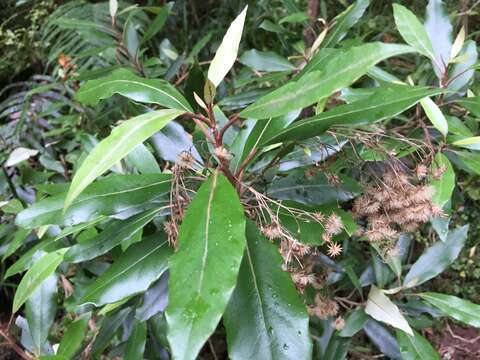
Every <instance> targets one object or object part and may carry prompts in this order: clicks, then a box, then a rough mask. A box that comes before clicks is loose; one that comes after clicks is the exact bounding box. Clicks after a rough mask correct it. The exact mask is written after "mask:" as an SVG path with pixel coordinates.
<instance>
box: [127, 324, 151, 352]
mask: <svg viewBox="0 0 480 360" xmlns="http://www.w3.org/2000/svg"><path fill="white" fill-rule="evenodd" d="M146 341H147V323H146V322H145V321H142V322H140V321H136V322H135V325H134V326H133V329H132V332H131V333H130V336H129V337H128V341H127V346H126V348H125V353H124V356H123V359H124V360H139V359H143V353H144V351H145V343H146Z"/></svg>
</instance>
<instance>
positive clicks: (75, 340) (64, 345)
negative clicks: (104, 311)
mask: <svg viewBox="0 0 480 360" xmlns="http://www.w3.org/2000/svg"><path fill="white" fill-rule="evenodd" d="M90 317H91V313H89V312H88V313H85V314H82V315H81V316H80V317H78V318H77V319H76V320H75V321H73V322H72V323H71V324H69V325H68V326H67V328H66V330H65V332H64V334H63V336H62V340H61V341H60V345H59V346H58V350H57V355H59V356H61V357H62V359H66V360H70V359H72V358H73V357H74V356H75V354H76V352H77V351H78V350H79V349H80V346H81V345H82V342H83V340H84V339H85V329H86V328H87V325H88V321H89V320H90Z"/></svg>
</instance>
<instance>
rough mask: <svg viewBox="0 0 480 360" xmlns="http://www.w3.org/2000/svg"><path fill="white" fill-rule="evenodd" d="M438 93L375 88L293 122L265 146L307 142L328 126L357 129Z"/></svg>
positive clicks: (432, 90)
mask: <svg viewBox="0 0 480 360" xmlns="http://www.w3.org/2000/svg"><path fill="white" fill-rule="evenodd" d="M440 92H441V90H438V89H429V88H426V87H413V86H402V85H397V86H389V87H382V88H378V89H377V90H375V92H374V93H373V94H372V95H371V96H369V97H367V98H365V99H362V100H358V101H355V102H353V103H351V104H346V105H340V106H337V107H335V108H333V109H332V110H330V111H326V112H324V113H321V114H319V115H317V116H314V117H311V118H308V119H304V120H301V121H298V122H295V123H293V124H292V125H290V126H289V127H287V128H286V129H284V130H282V131H280V132H278V134H276V136H274V137H273V138H271V139H269V140H268V143H269V144H273V143H276V142H281V141H285V140H301V139H307V138H310V137H314V136H317V135H320V134H322V133H324V132H325V131H326V130H328V128H329V127H330V126H332V125H344V126H358V125H364V124H369V123H373V122H376V121H381V120H385V119H388V118H391V117H394V116H396V115H398V114H400V113H402V112H403V111H405V110H406V109H408V108H410V107H411V106H413V105H415V104H416V103H417V102H418V101H420V100H421V99H423V98H424V97H425V96H431V95H435V94H438V93H440Z"/></svg>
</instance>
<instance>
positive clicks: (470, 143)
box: [452, 136, 480, 150]
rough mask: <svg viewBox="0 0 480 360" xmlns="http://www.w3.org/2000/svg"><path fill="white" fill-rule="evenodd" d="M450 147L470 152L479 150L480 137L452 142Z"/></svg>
mask: <svg viewBox="0 0 480 360" xmlns="http://www.w3.org/2000/svg"><path fill="white" fill-rule="evenodd" d="M452 145H455V146H459V147H463V148H466V149H470V150H480V136H472V137H468V138H465V139H461V140H457V141H454V142H452Z"/></svg>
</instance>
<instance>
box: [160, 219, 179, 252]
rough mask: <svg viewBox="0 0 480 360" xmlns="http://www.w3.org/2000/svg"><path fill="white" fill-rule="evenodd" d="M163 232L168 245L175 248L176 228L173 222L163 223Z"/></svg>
mask: <svg viewBox="0 0 480 360" xmlns="http://www.w3.org/2000/svg"><path fill="white" fill-rule="evenodd" d="M163 231H165V234H167V240H168V243H169V244H170V245H171V246H173V247H174V248H176V247H177V238H178V227H177V224H176V223H175V221H173V220H169V221H165V222H164V223H163Z"/></svg>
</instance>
